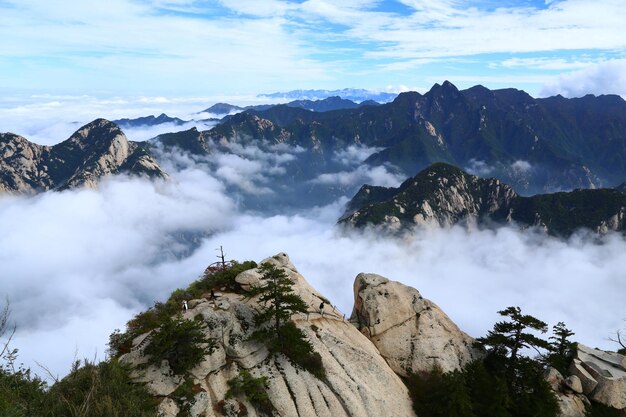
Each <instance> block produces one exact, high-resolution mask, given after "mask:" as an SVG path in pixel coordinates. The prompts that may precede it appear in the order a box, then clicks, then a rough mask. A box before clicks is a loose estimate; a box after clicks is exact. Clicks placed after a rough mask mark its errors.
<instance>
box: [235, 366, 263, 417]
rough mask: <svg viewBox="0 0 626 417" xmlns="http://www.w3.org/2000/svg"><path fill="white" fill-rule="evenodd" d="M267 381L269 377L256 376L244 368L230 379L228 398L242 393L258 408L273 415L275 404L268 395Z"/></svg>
mask: <svg viewBox="0 0 626 417" xmlns="http://www.w3.org/2000/svg"><path fill="white" fill-rule="evenodd" d="M267 383H268V381H267V377H265V376H262V377H259V378H255V377H253V376H252V374H251V373H250V372H249V371H247V370H245V369H243V370H241V372H239V375H238V376H237V377H236V378H233V379H231V380H229V381H228V387H229V388H228V392H226V398H227V399H228V398H233V397H237V396H240V395H242V396H244V397H246V398H247V399H248V401H250V403H252V404H253V405H254V406H255V407H256V408H258V409H259V410H261V411H262V412H264V413H266V414H270V415H271V414H272V412H273V411H274V405H273V404H272V402H271V401H270V397H269V395H267V391H266V390H267Z"/></svg>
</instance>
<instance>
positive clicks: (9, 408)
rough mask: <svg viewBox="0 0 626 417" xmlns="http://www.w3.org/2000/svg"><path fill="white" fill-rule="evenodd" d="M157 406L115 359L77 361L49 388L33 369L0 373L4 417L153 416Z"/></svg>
mask: <svg viewBox="0 0 626 417" xmlns="http://www.w3.org/2000/svg"><path fill="white" fill-rule="evenodd" d="M156 406H157V403H156V402H155V400H154V399H153V397H152V396H151V395H150V394H149V393H148V392H147V390H146V389H145V388H144V387H143V386H142V385H138V384H134V383H131V379H130V370H129V369H128V367H127V366H125V365H123V364H121V363H119V362H118V361H117V360H115V359H112V360H109V361H106V362H101V363H99V364H94V363H92V362H88V361H84V362H83V363H80V362H76V363H75V364H74V366H73V367H72V370H71V372H70V373H69V374H68V375H67V376H66V377H65V378H63V379H61V380H59V381H57V382H56V383H55V384H54V385H52V387H50V388H49V389H47V385H46V383H45V382H44V381H42V380H41V379H40V378H39V377H37V376H32V375H31V372H30V370H24V369H20V370H17V371H16V372H11V371H9V370H7V369H2V370H0V415H1V416H3V417H153V416H154V415H155V414H156Z"/></svg>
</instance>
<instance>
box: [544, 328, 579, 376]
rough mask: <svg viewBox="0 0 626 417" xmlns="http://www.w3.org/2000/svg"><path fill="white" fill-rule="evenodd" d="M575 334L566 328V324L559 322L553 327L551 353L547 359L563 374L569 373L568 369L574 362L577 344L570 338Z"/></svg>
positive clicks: (548, 362) (550, 339)
mask: <svg viewBox="0 0 626 417" xmlns="http://www.w3.org/2000/svg"><path fill="white" fill-rule="evenodd" d="M573 335H574V332H572V331H571V330H570V329H568V328H567V327H565V323H563V322H562V321H560V322H558V323H557V324H556V325H554V326H553V327H552V336H550V337H549V338H548V340H549V341H550V347H549V351H550V353H549V354H548V356H547V357H546V363H547V364H548V365H550V366H552V367H553V368H555V369H556V370H557V371H559V372H560V373H562V374H565V373H566V372H567V367H568V366H569V363H570V362H571V361H572V356H573V354H574V349H575V348H576V343H574V342H572V341H570V340H569V339H568V338H569V337H570V336H573Z"/></svg>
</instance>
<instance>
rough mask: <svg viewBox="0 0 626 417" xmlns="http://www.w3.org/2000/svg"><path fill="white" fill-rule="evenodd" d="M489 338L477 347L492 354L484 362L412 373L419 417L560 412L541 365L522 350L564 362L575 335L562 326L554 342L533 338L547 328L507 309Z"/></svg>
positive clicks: (525, 416)
mask: <svg viewBox="0 0 626 417" xmlns="http://www.w3.org/2000/svg"><path fill="white" fill-rule="evenodd" d="M499 314H500V315H502V316H504V317H506V318H507V320H506V321H500V322H497V323H496V324H495V325H494V327H493V330H490V331H489V333H488V334H487V336H486V337H484V338H479V339H477V342H478V343H479V344H480V345H482V346H483V347H485V348H487V349H488V352H487V356H486V357H485V359H484V360H481V361H475V362H472V363H470V364H468V365H467V366H466V367H465V368H464V369H463V370H461V371H455V372H451V373H447V374H444V373H443V372H441V371H440V370H438V369H434V370H432V371H430V372H426V373H420V374H413V375H410V376H409V377H408V378H407V386H408V388H409V391H410V393H411V396H412V398H413V404H414V407H415V411H416V412H417V414H418V415H419V416H420V417H444V416H446V417H556V416H557V415H558V413H559V407H558V403H557V400H556V397H555V395H554V393H553V392H552V390H551V388H550V385H549V384H548V382H547V381H546V380H545V378H544V366H543V363H542V362H541V361H539V360H534V359H531V358H528V357H525V356H523V355H522V354H521V353H522V352H523V349H527V348H532V349H535V350H537V349H540V348H542V349H547V350H548V351H549V352H550V353H551V354H552V355H553V356H549V357H548V360H547V361H544V362H547V363H548V364H549V363H550V362H551V361H555V362H557V363H561V361H562V360H564V358H565V357H566V356H567V354H568V349H570V348H571V344H570V343H569V341H568V340H567V338H568V337H569V336H571V335H572V334H573V333H571V331H569V330H568V329H567V328H566V327H565V325H564V324H563V323H559V324H558V325H557V326H555V328H554V329H555V336H554V337H553V338H552V340H553V343H551V344H550V343H548V342H546V341H545V340H543V339H541V338H539V337H537V336H535V335H534V334H532V333H530V331H536V332H541V333H544V332H545V331H546V329H547V324H546V323H544V322H542V321H541V320H539V319H537V318H535V317H533V316H529V315H525V314H522V312H521V309H520V308H519V307H508V308H506V309H504V310H502V311H499Z"/></svg>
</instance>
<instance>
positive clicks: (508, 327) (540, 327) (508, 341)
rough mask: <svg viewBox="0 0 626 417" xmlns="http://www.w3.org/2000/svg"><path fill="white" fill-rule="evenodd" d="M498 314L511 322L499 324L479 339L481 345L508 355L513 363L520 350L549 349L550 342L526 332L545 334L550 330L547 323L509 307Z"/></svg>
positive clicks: (516, 308) (517, 308) (518, 309)
mask: <svg viewBox="0 0 626 417" xmlns="http://www.w3.org/2000/svg"><path fill="white" fill-rule="evenodd" d="M498 314H500V315H501V316H505V317H509V318H510V320H511V321H499V322H497V323H496V324H495V325H494V326H493V330H490V331H489V332H488V333H487V336H486V337H481V338H479V339H477V342H478V343H479V344H481V345H483V346H487V347H492V348H493V349H494V351H495V352H494V353H499V354H503V355H504V356H507V355H508V358H509V360H510V361H511V362H515V361H516V360H517V358H518V355H519V351H520V349H524V348H533V349H535V350H537V351H538V349H539V348H542V349H548V348H549V344H548V342H546V341H545V340H543V339H541V338H539V337H537V336H535V335H534V334H532V333H528V332H527V331H526V330H527V329H530V330H536V331H539V332H541V333H545V332H546V331H547V330H548V325H547V324H546V323H544V322H543V321H541V320H539V319H537V318H535V317H533V316H530V315H526V314H522V311H521V309H520V308H519V307H507V308H506V309H504V310H501V311H498Z"/></svg>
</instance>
